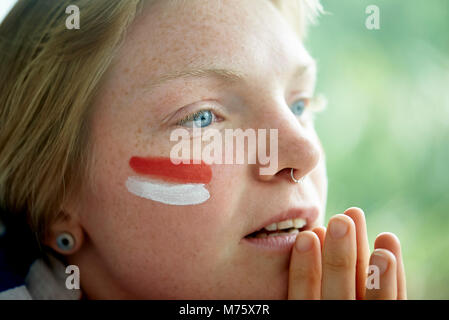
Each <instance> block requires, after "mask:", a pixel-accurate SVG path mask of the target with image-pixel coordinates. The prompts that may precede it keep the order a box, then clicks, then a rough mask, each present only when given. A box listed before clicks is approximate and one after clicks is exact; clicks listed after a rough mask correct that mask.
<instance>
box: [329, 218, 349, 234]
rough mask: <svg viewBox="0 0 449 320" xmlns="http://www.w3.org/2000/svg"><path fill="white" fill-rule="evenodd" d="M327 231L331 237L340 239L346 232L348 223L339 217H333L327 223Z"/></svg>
mask: <svg viewBox="0 0 449 320" xmlns="http://www.w3.org/2000/svg"><path fill="white" fill-rule="evenodd" d="M329 232H330V234H331V236H332V238H334V239H340V238H342V237H343V236H344V235H345V234H346V232H348V225H347V223H345V222H344V221H341V220H340V219H333V220H331V222H330V225H329Z"/></svg>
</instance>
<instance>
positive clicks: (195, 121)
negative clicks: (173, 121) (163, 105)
mask: <svg viewBox="0 0 449 320" xmlns="http://www.w3.org/2000/svg"><path fill="white" fill-rule="evenodd" d="M213 120H214V114H213V113H212V112H211V111H210V110H201V111H198V112H196V113H194V114H192V115H189V116H188V117H186V118H185V119H183V120H181V121H180V123H179V124H181V125H183V126H186V127H192V128H204V127H208V126H210V125H211V123H212V121H213Z"/></svg>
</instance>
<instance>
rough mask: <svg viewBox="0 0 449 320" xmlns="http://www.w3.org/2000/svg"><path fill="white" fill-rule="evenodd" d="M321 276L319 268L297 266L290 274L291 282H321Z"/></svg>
mask: <svg viewBox="0 0 449 320" xmlns="http://www.w3.org/2000/svg"><path fill="white" fill-rule="evenodd" d="M320 279H321V274H320V272H319V271H318V270H317V268H307V267H305V266H297V267H295V268H294V269H293V270H292V271H291V272H290V281H292V282H299V281H305V280H308V281H319V280H320Z"/></svg>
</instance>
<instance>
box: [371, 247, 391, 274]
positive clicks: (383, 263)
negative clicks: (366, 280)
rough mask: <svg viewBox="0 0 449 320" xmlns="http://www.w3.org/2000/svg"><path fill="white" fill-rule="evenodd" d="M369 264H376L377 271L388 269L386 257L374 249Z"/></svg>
mask: <svg viewBox="0 0 449 320" xmlns="http://www.w3.org/2000/svg"><path fill="white" fill-rule="evenodd" d="M371 264H374V265H376V266H377V267H378V268H379V273H380V274H383V273H384V272H385V271H387V269H388V258H387V257H385V255H384V254H383V253H381V252H379V251H374V252H373V255H372V256H371Z"/></svg>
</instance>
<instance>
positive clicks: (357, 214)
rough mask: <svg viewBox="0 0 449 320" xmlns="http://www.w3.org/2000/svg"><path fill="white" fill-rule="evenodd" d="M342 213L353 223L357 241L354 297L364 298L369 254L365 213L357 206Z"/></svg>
mask: <svg viewBox="0 0 449 320" xmlns="http://www.w3.org/2000/svg"><path fill="white" fill-rule="evenodd" d="M344 214H346V215H347V216H349V217H350V218H351V219H352V221H354V224H355V234H356V243H357V266H356V282H357V283H356V299H359V300H363V299H364V298H365V285H366V271H367V268H368V263H369V256H370V250H369V242H368V234H367V231H366V221H365V214H364V212H363V210H362V209H360V208H357V207H351V208H349V209H347V210H346V211H345V212H344Z"/></svg>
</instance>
